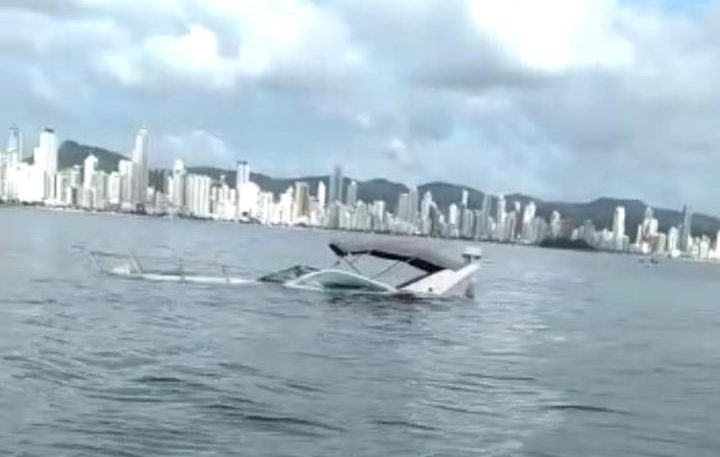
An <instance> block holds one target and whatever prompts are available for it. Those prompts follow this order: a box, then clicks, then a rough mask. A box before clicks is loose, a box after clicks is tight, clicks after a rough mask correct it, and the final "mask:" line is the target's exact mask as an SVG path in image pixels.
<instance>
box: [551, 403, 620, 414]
mask: <svg viewBox="0 0 720 457" xmlns="http://www.w3.org/2000/svg"><path fill="white" fill-rule="evenodd" d="M545 409H549V410H553V411H580V412H587V413H604V414H618V415H622V416H632V413H629V412H627V411H623V410H620V409H614V408H605V407H603V406H592V405H578V404H560V405H548V406H545Z"/></svg>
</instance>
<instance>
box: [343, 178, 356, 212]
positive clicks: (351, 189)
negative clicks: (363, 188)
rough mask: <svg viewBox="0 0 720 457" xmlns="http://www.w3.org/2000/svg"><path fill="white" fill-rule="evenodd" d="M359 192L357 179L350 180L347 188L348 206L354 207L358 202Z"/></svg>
mask: <svg viewBox="0 0 720 457" xmlns="http://www.w3.org/2000/svg"><path fill="white" fill-rule="evenodd" d="M357 192H358V186H357V183H356V182H355V181H350V185H348V190H347V200H346V201H345V203H346V204H347V205H348V206H350V207H353V206H355V204H356V203H357Z"/></svg>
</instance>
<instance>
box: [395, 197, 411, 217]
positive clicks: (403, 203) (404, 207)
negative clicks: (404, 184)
mask: <svg viewBox="0 0 720 457" xmlns="http://www.w3.org/2000/svg"><path fill="white" fill-rule="evenodd" d="M409 213H410V195H409V194H408V193H407V192H403V193H401V194H400V196H399V197H398V204H397V209H396V211H395V216H396V217H397V218H398V219H399V220H401V221H404V222H407V220H408V219H409Z"/></svg>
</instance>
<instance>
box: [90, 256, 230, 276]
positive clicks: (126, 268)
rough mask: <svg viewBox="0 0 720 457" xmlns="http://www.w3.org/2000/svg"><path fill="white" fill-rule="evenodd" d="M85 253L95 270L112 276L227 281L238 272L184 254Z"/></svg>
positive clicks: (228, 267)
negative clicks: (190, 258)
mask: <svg viewBox="0 0 720 457" xmlns="http://www.w3.org/2000/svg"><path fill="white" fill-rule="evenodd" d="M88 255H89V257H90V259H91V261H92V263H93V265H94V266H95V268H96V269H97V270H98V272H100V273H102V274H109V275H113V276H126V277H137V278H139V277H143V276H153V277H157V278H162V277H167V278H175V279H177V280H180V281H184V280H190V279H192V278H198V277H203V278H214V279H215V280H222V279H226V280H227V281H228V282H230V281H233V280H236V279H237V278H238V274H239V273H240V272H238V271H237V269H236V268H233V267H231V266H228V265H224V264H220V263H215V262H213V263H209V262H203V261H192V262H187V261H186V259H184V258H183V257H169V256H163V257H152V256H148V255H137V254H117V253H110V252H102V251H89V252H88ZM188 263H189V264H190V267H188Z"/></svg>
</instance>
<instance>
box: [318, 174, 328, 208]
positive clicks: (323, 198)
mask: <svg viewBox="0 0 720 457" xmlns="http://www.w3.org/2000/svg"><path fill="white" fill-rule="evenodd" d="M317 199H318V205H319V206H320V209H321V210H323V209H325V205H326V204H327V190H326V187H325V183H324V182H322V181H320V182H319V183H318V191H317Z"/></svg>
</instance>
